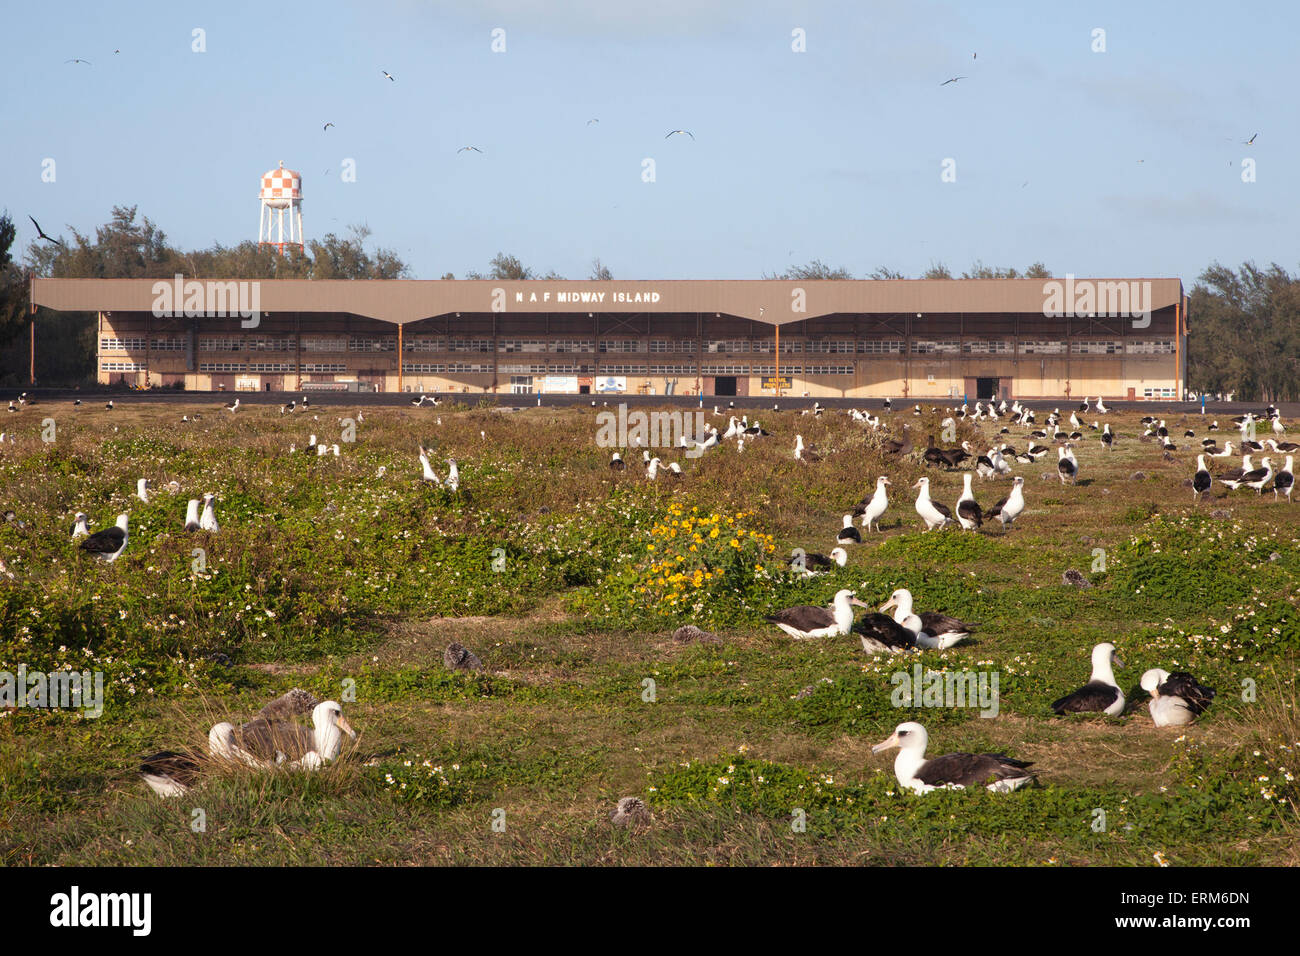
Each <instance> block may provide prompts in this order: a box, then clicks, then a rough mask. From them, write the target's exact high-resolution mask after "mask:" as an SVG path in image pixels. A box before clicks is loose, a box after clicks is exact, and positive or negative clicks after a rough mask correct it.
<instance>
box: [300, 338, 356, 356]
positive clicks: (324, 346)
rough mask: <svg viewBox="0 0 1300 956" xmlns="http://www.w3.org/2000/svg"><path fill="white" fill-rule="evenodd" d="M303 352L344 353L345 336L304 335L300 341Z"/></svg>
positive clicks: (345, 347)
mask: <svg viewBox="0 0 1300 956" xmlns="http://www.w3.org/2000/svg"><path fill="white" fill-rule="evenodd" d="M302 349H303V351H304V352H346V351H347V350H348V340H347V337H346V336H332V335H331V336H325V335H305V336H303V339H302Z"/></svg>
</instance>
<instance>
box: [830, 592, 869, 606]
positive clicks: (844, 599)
mask: <svg viewBox="0 0 1300 956" xmlns="http://www.w3.org/2000/svg"><path fill="white" fill-rule="evenodd" d="M831 603H833V604H837V605H840V604H842V605H846V606H848V607H868V606H869V605H867V604H864V603H863V602H862V601H859V600H858V598H857V595H856V594H854V593H853V592H852V591H851V590H849V589H848V588H843V589H841V590H839V591H836V592H835V598H834V600H833V601H832V602H831Z"/></svg>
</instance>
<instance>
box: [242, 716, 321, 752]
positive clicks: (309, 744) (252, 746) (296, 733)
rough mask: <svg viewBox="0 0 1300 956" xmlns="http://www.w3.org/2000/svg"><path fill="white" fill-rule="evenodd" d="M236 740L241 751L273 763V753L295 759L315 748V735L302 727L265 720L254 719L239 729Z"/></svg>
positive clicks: (289, 722)
mask: <svg viewBox="0 0 1300 956" xmlns="http://www.w3.org/2000/svg"><path fill="white" fill-rule="evenodd" d="M237 739H238V743H239V746H240V747H241V748H243V749H244V750H246V751H248V752H249V753H251V754H252V755H253V756H255V757H260V758H261V759H263V760H270V761H273V760H275V755H276V754H277V753H282V754H284V755H285V756H286V757H288V758H289V759H290V760H298V759H299V758H301V757H302V756H303V755H304V754H306V753H307V751H309V750H311V749H313V747H314V745H315V736H314V735H313V734H312V732H311V731H310V730H308V729H307V728H306V727H304V726H302V724H296V723H294V722H293V721H291V720H267V719H266V718H265V717H254V718H253V719H252V720H250V721H249V722H248V723H246V724H244V726H242V727H240V728H239V734H238V738H237Z"/></svg>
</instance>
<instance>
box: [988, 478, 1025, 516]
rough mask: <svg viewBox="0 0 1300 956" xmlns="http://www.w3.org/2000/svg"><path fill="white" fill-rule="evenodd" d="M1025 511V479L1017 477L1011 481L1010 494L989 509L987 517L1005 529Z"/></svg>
mask: <svg viewBox="0 0 1300 956" xmlns="http://www.w3.org/2000/svg"><path fill="white" fill-rule="evenodd" d="M1024 510H1025V479H1024V478H1022V477H1020V476H1019V475H1017V476H1016V477H1015V478H1014V479H1012V483H1011V493H1010V494H1009V495H1007V496H1006V497H1005V498H1003V499H1002V500H1001V501H999V502H998V503H997V504H995V505H994V506H993V507H992V508H990V509H989V513H988V515H987V517H988V518H989V519H993V518H997V519H998V520H999V521H1001V522H1002V527H1003V528H1004V529H1005V528H1006V526H1007V525H1009V524H1011V523H1012V522H1013V521H1015V520H1016V519H1017V518H1019V517H1020V513H1021V512H1022V511H1024Z"/></svg>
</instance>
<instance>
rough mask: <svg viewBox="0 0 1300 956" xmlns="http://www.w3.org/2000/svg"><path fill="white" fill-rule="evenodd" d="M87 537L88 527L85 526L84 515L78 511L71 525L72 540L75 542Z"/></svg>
mask: <svg viewBox="0 0 1300 956" xmlns="http://www.w3.org/2000/svg"><path fill="white" fill-rule="evenodd" d="M89 536H90V526H89V525H87V524H86V513H85V512H84V511H78V512H77V517H76V519H75V521H74V522H73V525H72V540H73V541H76V540H77V539H78V538H86V537H89Z"/></svg>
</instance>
